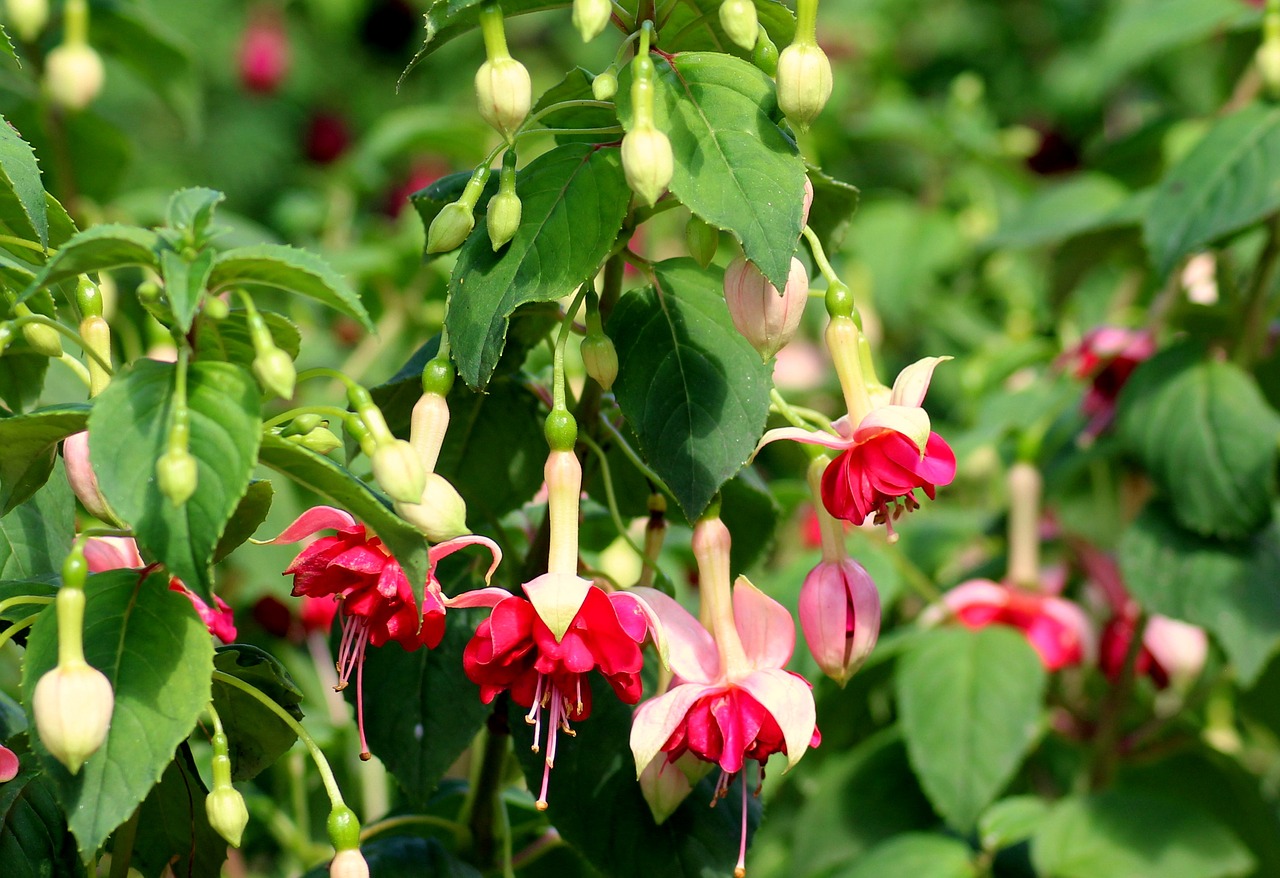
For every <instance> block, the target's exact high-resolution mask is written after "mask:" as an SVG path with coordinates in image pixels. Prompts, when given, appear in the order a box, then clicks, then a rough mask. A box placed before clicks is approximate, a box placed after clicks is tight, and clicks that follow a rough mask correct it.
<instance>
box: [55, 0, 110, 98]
mask: <svg viewBox="0 0 1280 878" xmlns="http://www.w3.org/2000/svg"><path fill="white" fill-rule="evenodd" d="M62 14H63V39H62V43H61V44H59V45H58V46H57V47H56V48H54V49H53V50H51V51H50V52H49V54H48V55H47V56H45V59H44V87H45V91H47V92H48V94H49V97H50V98H52V99H53V101H54V103H56V104H58V105H59V106H61V107H63V108H65V109H68V110H83V109H84V108H85V107H87V106H88V105H89V104H90V103H92V102H93V99H94V98H96V97H97V96H98V93H99V92H101V91H102V85H103V82H104V81H105V80H106V71H105V69H104V68H103V66H102V57H101V56H100V55H99V54H98V53H97V52H96V51H95V50H94V48H93V47H92V46H90V45H89V4H88V0H67V4H66V6H65V7H64V9H63V13H62Z"/></svg>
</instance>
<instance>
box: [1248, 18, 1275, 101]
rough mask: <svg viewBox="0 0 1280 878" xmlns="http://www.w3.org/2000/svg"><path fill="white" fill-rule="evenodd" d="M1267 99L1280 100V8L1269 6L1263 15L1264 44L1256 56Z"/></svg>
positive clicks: (1259, 47)
mask: <svg viewBox="0 0 1280 878" xmlns="http://www.w3.org/2000/svg"><path fill="white" fill-rule="evenodd" d="M1254 64H1255V65H1256V66H1257V68H1258V73H1259V74H1260V75H1261V77H1262V85H1263V87H1264V88H1265V89H1266V92H1267V97H1269V98H1270V99H1271V100H1273V101H1276V100H1280V8H1277V7H1276V5H1275V4H1268V6H1267V8H1266V11H1264V12H1263V14H1262V44H1261V45H1259V46H1258V51H1257V54H1256V55H1254Z"/></svg>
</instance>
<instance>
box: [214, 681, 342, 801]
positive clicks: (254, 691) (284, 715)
mask: <svg viewBox="0 0 1280 878" xmlns="http://www.w3.org/2000/svg"><path fill="white" fill-rule="evenodd" d="M213 679H215V680H217V681H218V682H219V683H226V684H227V685H228V686H232V687H234V688H236V689H239V690H240V691H241V692H244V693H245V694H246V695H249V696H251V697H253V698H255V699H257V700H258V701H259V702H261V704H262V705H263V707H265V708H267V709H268V710H270V711H271V712H272V713H274V714H275V715H276V716H278V717H280V719H281V721H283V722H284V724H285V725H287V726H288V727H289V728H291V729H293V732H294V734H296V735H297V736H298V739H299V740H300V741H302V743H303V745H305V746H306V748H307V751H308V752H309V753H310V754H311V759H312V761H313V762H315V764H316V770H317V771H319V772H320V780H321V782H322V783H323V784H324V788H325V792H326V793H327V794H328V796H329V803H330V804H331V805H332V806H333V807H335V808H336V807H338V806H339V805H345V804H346V803H345V802H344V801H343V800H342V790H340V789H338V782H337V780H336V779H334V776H333V769H332V768H330V767H329V762H328V760H326V759H325V758H324V753H322V752H321V751H320V747H319V746H318V745H317V744H316V742H315V739H314V738H312V737H311V735H310V733H309V732H307V730H306V729H305V728H303V727H302V723H300V722H298V721H297V720H296V719H294V718H293V716H292V715H290V713H289V711H287V710H285V709H284V708H283V707H281V706H280V705H279V704H276V703H275V701H273V700H271V698H270V697H268V696H267V694H266V693H265V692H263V691H262V690H261V689H258V688H257V687H256V686H252V685H250V684H248V683H246V682H245V681H243V680H241V679H240V678H239V677H235V676H232V675H231V674H227V673H224V672H222V671H214V672H213Z"/></svg>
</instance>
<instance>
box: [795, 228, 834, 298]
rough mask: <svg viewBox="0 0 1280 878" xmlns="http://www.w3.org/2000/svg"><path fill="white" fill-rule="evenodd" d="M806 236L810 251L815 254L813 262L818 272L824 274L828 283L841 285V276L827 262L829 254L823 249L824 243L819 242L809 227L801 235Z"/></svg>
mask: <svg viewBox="0 0 1280 878" xmlns="http://www.w3.org/2000/svg"><path fill="white" fill-rule="evenodd" d="M800 234H802V235H804V239H805V240H806V241H808V242H809V251H810V252H811V253H813V261H814V262H816V263H817V265H818V270H819V271H821V272H822V276H823V277H825V278H826V279H827V283H829V284H834V283H841V281H840V276H839V275H838V274H836V270H835V269H834V268H832V267H831V263H830V262H828V261H827V252H826V251H825V250H823V249H822V242H821V241H820V240H818V236H817V235H816V234H815V233H814V231H813V229H811V228H809V227H808V226H805V227H804V230H803V231H802V232H801V233H800Z"/></svg>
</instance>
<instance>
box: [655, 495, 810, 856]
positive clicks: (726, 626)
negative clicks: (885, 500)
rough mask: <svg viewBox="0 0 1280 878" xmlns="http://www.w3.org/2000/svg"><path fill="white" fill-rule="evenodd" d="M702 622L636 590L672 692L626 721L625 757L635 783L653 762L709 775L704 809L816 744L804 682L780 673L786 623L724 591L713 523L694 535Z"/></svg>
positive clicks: (789, 644)
mask: <svg viewBox="0 0 1280 878" xmlns="http://www.w3.org/2000/svg"><path fill="white" fill-rule="evenodd" d="M693 549H694V554H695V556H696V557H697V559H698V571H699V573H698V582H699V590H700V593H701V596H702V601H703V607H702V616H703V619H704V620H706V621H707V622H708V623H709V624H710V630H709V631H708V629H707V628H705V627H703V623H701V622H699V621H698V620H697V619H695V618H694V617H693V616H692V615H691V614H690V613H689V612H688V611H686V610H685V609H684V608H683V607H682V606H680V604H679V603H677V602H676V601H674V600H673V599H671V598H669V597H667V596H666V595H664V594H662V593H661V592H658V591H655V590H653V589H636V590H635V591H637V592H639V593H640V594H641V596H642V597H643V598H644V600H645V601H646V602H647V603H648V604H649V605H650V606H651V607H652V608H653V611H654V612H655V613H656V614H657V616H658V619H659V621H660V622H661V624H662V632H663V637H664V639H665V641H666V647H667V653H668V656H669V661H670V667H671V670H672V672H673V674H674V676H673V678H672V686H671V688H670V689H668V690H667V692H666V693H665V694H662V695H659V696H657V697H655V698H651V699H649V700H648V701H646V702H645V703H644V704H642V705H640V708H639V709H638V710H637V711H636V714H635V717H634V719H633V721H632V725H631V751H632V754H633V755H634V756H635V760H636V773H637V775H640V774H643V773H644V772H645V771H646V770H647V769H649V766H650V763H652V762H653V761H654V760H655V759H662V760H664V761H665V763H666V764H667V765H672V764H674V763H675V762H676V760H678V759H680V757H682V756H684V755H685V754H692V755H693V756H695V757H696V758H698V759H700V760H702V761H704V762H709V763H711V764H712V765H713V766H719V768H720V779H719V781H718V782H717V784H716V793H715V798H714V799H713V800H712V804H714V803H715V801H718V800H719V799H720V798H723V797H724V796H725V795H726V794H727V793H728V790H729V786H730V784H731V783H732V781H733V777H734V775H736V774H738V773H739V772H741V771H742V770H743V768H744V767H745V765H746V762H747V760H751V759H754V760H756V762H757V763H758V769H759V776H760V778H761V780H763V776H764V763H765V762H766V761H767V760H768V758H769V757H770V756H771V755H773V754H775V753H781V754H783V755H785V756H786V757H787V768H788V769H789V768H791V767H792V766H794V765H795V764H796V763H797V762H798V761H799V760H800V758H801V757H802V756H803V755H804V753H805V751H806V750H807V749H808V748H809V747H815V746H817V745H818V743H819V742H820V741H821V735H820V734H819V733H818V728H817V725H816V711H815V707H814V701H813V692H812V688H811V687H810V685H809V683H808V681H806V680H805V679H804V678H803V677H801V676H800V675H798V674H794V673H792V672H790V671H787V670H785V665H786V664H787V662H788V661H789V660H790V658H791V653H792V651H793V650H794V648H795V625H794V623H793V622H792V621H791V614H790V613H789V612H787V610H786V608H785V607H783V606H782V605H781V604H779V603H778V602H777V601H775V600H773V599H772V598H770V597H768V596H767V595H765V594H764V593H763V592H761V591H760V590H759V589H757V588H756V587H755V586H753V585H752V584H751V583H750V582H749V581H747V579H746V577H742V576H740V577H738V581H737V584H736V586H734V587H733V589H732V590H731V589H730V586H729V531H728V529H727V528H726V527H725V526H724V524H723V523H722V522H721V521H720V519H718V518H710V519H703V520H702V521H700V522H698V524H697V526H696V527H695V528H694V537H693ZM746 818H747V782H746V779H745V778H744V779H743V782H742V841H741V844H740V846H739V852H738V864H737V868H736V869H735V875H738V876H741V875H743V874H745V858H746V845H747V820H746Z"/></svg>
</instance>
